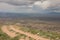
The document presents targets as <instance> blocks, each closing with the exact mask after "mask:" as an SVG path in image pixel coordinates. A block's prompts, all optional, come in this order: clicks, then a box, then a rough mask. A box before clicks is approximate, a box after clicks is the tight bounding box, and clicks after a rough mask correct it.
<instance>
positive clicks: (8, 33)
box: [1, 26, 17, 38]
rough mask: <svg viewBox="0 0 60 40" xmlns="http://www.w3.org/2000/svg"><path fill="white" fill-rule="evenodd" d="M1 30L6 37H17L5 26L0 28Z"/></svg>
mask: <svg viewBox="0 0 60 40" xmlns="http://www.w3.org/2000/svg"><path fill="white" fill-rule="evenodd" d="M1 30H2V31H3V32H4V33H6V34H7V35H8V36H10V37H12V38H13V37H15V36H17V35H16V34H15V33H13V32H10V31H9V28H8V27H7V26H3V27H2V28H1Z"/></svg>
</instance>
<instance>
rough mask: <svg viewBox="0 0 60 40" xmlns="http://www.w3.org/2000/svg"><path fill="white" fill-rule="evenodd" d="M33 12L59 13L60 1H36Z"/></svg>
mask: <svg viewBox="0 0 60 40" xmlns="http://www.w3.org/2000/svg"><path fill="white" fill-rule="evenodd" d="M33 10H36V11H38V12H42V13H43V12H44V13H45V12H58V11H60V1H59V0H44V1H36V2H35V3H34V4H33Z"/></svg>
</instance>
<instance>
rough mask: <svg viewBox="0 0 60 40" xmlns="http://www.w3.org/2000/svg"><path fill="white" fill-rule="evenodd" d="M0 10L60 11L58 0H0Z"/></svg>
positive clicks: (59, 1) (25, 11)
mask: <svg viewBox="0 0 60 40" xmlns="http://www.w3.org/2000/svg"><path fill="white" fill-rule="evenodd" d="M0 12H16V13H49V12H60V0H0Z"/></svg>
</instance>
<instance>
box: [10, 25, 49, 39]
mask: <svg viewBox="0 0 60 40" xmlns="http://www.w3.org/2000/svg"><path fill="white" fill-rule="evenodd" d="M9 27H10V28H11V29H12V30H14V31H16V32H19V33H20V34H24V35H27V36H28V37H31V38H33V39H36V40H49V39H45V38H42V37H40V36H37V35H34V34H31V33H28V32H24V31H22V30H18V29H15V28H14V27H13V26H12V25H10V26H9Z"/></svg>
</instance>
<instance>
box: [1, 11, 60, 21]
mask: <svg viewBox="0 0 60 40" xmlns="http://www.w3.org/2000/svg"><path fill="white" fill-rule="evenodd" d="M0 18H28V19H39V20H48V21H49V20H50V21H51V20H55V21H60V13H55V12H51V13H43V14H40V13H35V14H33V13H31V14H28V13H4V12H0Z"/></svg>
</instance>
